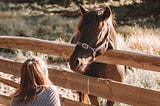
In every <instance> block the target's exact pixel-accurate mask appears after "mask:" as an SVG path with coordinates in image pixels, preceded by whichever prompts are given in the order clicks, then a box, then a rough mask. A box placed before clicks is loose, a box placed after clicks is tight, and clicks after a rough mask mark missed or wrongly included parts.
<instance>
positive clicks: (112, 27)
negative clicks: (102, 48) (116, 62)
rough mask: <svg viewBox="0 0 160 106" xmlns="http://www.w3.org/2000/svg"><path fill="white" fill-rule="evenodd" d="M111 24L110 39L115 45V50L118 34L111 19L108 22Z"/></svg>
mask: <svg viewBox="0 0 160 106" xmlns="http://www.w3.org/2000/svg"><path fill="white" fill-rule="evenodd" d="M108 21H109V22H108V23H109V26H110V31H111V33H110V39H111V40H112V41H113V45H114V49H117V37H116V36H117V32H116V30H115V29H114V26H113V23H112V19H111V18H110V19H109V20H108Z"/></svg>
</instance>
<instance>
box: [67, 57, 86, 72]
mask: <svg viewBox="0 0 160 106" xmlns="http://www.w3.org/2000/svg"><path fill="white" fill-rule="evenodd" d="M88 63H89V61H88V59H85V58H73V56H72V55H71V57H70V61H69V64H70V68H71V69H72V70H73V71H75V72H79V73H84V72H85V68H86V67H87V65H88Z"/></svg>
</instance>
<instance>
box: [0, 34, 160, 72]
mask: <svg viewBox="0 0 160 106" xmlns="http://www.w3.org/2000/svg"><path fill="white" fill-rule="evenodd" d="M0 48H17V49H25V50H31V51H35V52H41V53H46V54H51V55H58V56H63V57H67V58H68V57H69V56H70V55H71V53H72V52H73V49H74V45H72V44H69V43H58V42H55V41H47V40H40V39H35V38H28V37H13V36H0ZM97 61H100V62H104V63H110V64H120V65H127V66H131V67H136V68H142V69H146V70H151V71H157V72H160V56H153V55H146V54H142V53H134V52H127V51H121V50H108V51H107V52H106V53H105V54H104V55H103V56H100V57H98V58H97Z"/></svg>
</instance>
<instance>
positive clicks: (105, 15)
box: [102, 7, 112, 20]
mask: <svg viewBox="0 0 160 106" xmlns="http://www.w3.org/2000/svg"><path fill="white" fill-rule="evenodd" d="M111 13H112V12H111V9H110V8H109V7H107V8H106V9H105V10H104V12H103V15H102V19H103V20H105V19H107V18H109V17H110V15H111Z"/></svg>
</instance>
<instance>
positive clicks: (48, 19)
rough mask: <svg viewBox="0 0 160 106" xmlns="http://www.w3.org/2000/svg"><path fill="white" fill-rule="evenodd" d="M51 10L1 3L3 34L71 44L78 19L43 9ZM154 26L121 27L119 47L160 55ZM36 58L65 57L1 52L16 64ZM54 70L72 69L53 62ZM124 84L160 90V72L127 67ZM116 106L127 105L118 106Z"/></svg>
mask: <svg viewBox="0 0 160 106" xmlns="http://www.w3.org/2000/svg"><path fill="white" fill-rule="evenodd" d="M51 7H52V6H51V5H48V6H47V5H45V7H39V6H37V4H33V6H32V9H30V8H28V4H24V5H20V4H4V3H1V2H0V10H1V11H0V35H6V36H27V37H36V38H40V39H46V40H57V41H61V42H68V41H69V39H70V37H71V36H72V35H73V33H74V29H75V26H76V24H77V21H78V18H66V17H62V16H58V15H54V14H44V11H42V10H44V8H47V9H48V10H49V9H51ZM55 7H56V6H55ZM86 7H87V6H86ZM88 7H90V6H88ZM11 8H12V9H11ZM63 9H65V8H63ZM76 9H77V8H76ZM73 10H74V9H73ZM71 11H72V9H71ZM129 23H135V20H134V21H132V20H130V21H129ZM153 24H154V23H150V24H147V25H146V26H143V27H140V26H139V25H138V24H136V23H135V26H129V25H125V26H117V27H116V31H117V33H118V44H119V45H118V46H119V48H120V49H122V50H127V51H134V52H142V53H147V54H153V55H160V42H159V41H160V28H159V27H158V26H157V27H154V25H153ZM152 26H153V27H152ZM33 55H35V56H40V57H41V58H43V60H44V61H50V60H51V61H52V62H55V61H54V60H56V59H57V60H61V58H57V57H55V56H48V55H46V54H41V53H34V52H31V51H22V50H15V51H14V53H10V52H5V53H4V51H3V50H1V52H0V56H1V57H4V58H10V59H14V60H16V61H24V60H26V59H27V58H28V57H30V56H33ZM57 60H56V61H57ZM62 61H63V59H62ZM52 67H53V68H57V69H63V70H68V71H69V70H70V69H69V66H68V64H67V63H65V65H64V63H63V64H62V63H61V62H59V63H58V65H57V63H54V64H53V63H52ZM2 75H3V76H5V75H6V74H4V73H0V76H2ZM9 76H10V75H9ZM11 80H12V79H11ZM124 83H127V84H131V85H134V86H138V87H142V88H147V89H153V90H158V91H160V73H158V72H151V71H144V70H142V69H136V68H133V67H127V70H126V74H125V80H124ZM2 86H4V87H2ZM0 87H1V88H0V90H1V91H2V93H8V89H9V87H8V86H6V85H4V84H1V86H0ZM11 89H12V88H11ZM64 92H65V93H66V94H63V92H62V94H61V95H68V93H69V92H70V91H69V92H67V91H66V90H64ZM10 93H12V92H10ZM70 93H71V92H70ZM73 98H75V95H73ZM104 104H105V103H104ZM115 106H126V105H125V104H119V103H116V105H115ZM127 106H128V105H127Z"/></svg>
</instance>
